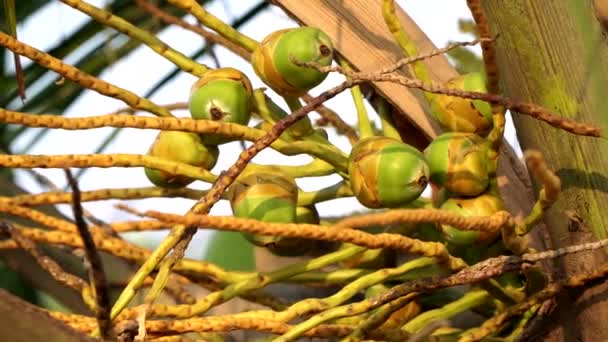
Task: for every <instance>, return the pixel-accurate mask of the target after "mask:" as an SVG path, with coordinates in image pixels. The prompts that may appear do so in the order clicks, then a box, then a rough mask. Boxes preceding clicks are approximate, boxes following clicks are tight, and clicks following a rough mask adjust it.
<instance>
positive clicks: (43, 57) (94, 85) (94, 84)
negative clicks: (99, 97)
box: [0, 32, 173, 116]
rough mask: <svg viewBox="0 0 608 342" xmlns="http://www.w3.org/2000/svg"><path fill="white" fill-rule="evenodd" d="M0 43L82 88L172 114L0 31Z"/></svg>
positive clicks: (135, 106) (158, 111) (132, 104)
mask: <svg viewBox="0 0 608 342" xmlns="http://www.w3.org/2000/svg"><path fill="white" fill-rule="evenodd" d="M0 45H2V46H4V47H6V48H7V49H9V50H11V51H13V52H15V53H18V54H20V55H22V56H25V57H27V58H29V59H31V60H33V61H34V62H36V63H38V64H40V65H41V66H43V67H45V68H47V69H50V70H53V71H55V72H56V73H58V74H60V75H61V76H63V77H65V78H66V79H69V80H71V81H73V82H75V83H76V84H78V85H80V86H81V87H83V88H87V89H91V90H94V91H96V92H98V93H100V94H103V95H106V96H109V97H112V98H115V99H118V100H121V101H123V102H124V103H126V104H127V105H129V106H131V107H133V108H136V109H140V110H144V111H147V112H150V113H153V114H156V115H158V116H173V115H172V114H171V112H169V111H168V110H167V109H165V108H162V107H160V106H158V105H156V104H154V103H153V102H152V101H150V100H147V99H144V98H141V97H139V96H137V95H136V94H135V93H132V92H130V91H128V90H126V89H123V88H120V87H117V86H115V85H113V84H110V83H108V82H106V81H103V80H100V79H98V78H96V77H94V76H91V75H89V74H87V73H85V72H83V71H81V70H80V69H78V68H76V67H73V66H71V65H68V64H65V63H63V62H62V61H61V60H59V59H57V58H55V57H53V56H51V55H49V54H46V53H44V52H42V51H40V50H37V49H35V48H33V47H31V46H29V45H27V44H25V43H22V42H20V41H18V40H16V39H15V38H13V37H11V36H9V35H7V34H5V33H3V32H0Z"/></svg>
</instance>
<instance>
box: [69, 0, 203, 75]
mask: <svg viewBox="0 0 608 342" xmlns="http://www.w3.org/2000/svg"><path fill="white" fill-rule="evenodd" d="M62 2H63V3H64V4H66V5H68V6H70V7H72V8H74V9H76V10H78V11H81V12H83V13H85V14H86V15H88V16H89V17H91V18H93V19H95V20H96V21H98V22H100V23H101V24H104V25H106V26H109V27H111V28H113V29H115V30H117V31H119V32H121V33H124V34H126V35H127V36H129V37H131V38H133V39H135V40H138V41H140V42H142V43H144V44H145V45H147V46H148V47H149V48H150V49H152V50H153V51H154V52H156V53H158V54H159V55H161V56H162V57H164V58H166V59H168V60H169V61H171V62H172V63H173V64H175V65H176V66H177V67H178V68H180V69H182V70H184V71H186V72H188V73H190V74H193V75H195V76H198V77H201V76H202V75H203V74H205V72H207V70H208V69H209V68H208V67H207V66H206V65H203V64H200V63H197V62H196V61H193V60H192V59H190V58H188V57H187V56H186V55H184V54H182V53H180V52H179V51H177V50H175V49H173V48H171V47H170V46H169V45H167V44H166V43H165V42H163V41H161V40H160V39H158V38H157V37H156V36H155V35H154V34H152V33H151V32H149V31H146V30H144V29H141V28H139V27H137V26H135V25H133V24H131V23H129V22H128V21H126V20H124V19H123V18H121V17H119V16H116V15H114V14H112V13H110V12H108V11H105V10H103V9H101V8H97V7H95V6H93V5H91V4H88V3H86V2H84V1H80V0H62Z"/></svg>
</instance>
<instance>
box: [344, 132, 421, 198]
mask: <svg viewBox="0 0 608 342" xmlns="http://www.w3.org/2000/svg"><path fill="white" fill-rule="evenodd" d="M348 173H349V175H350V184H351V188H352V191H353V194H354V195H355V197H356V198H357V200H359V202H360V203H361V204H363V205H364V206H366V207H368V208H394V207H398V206H401V205H404V204H406V203H409V202H411V201H413V200H415V199H416V198H418V197H419V196H420V194H422V192H423V191H424V189H425V188H426V186H427V183H428V177H429V168H428V166H427V164H426V161H425V159H424V155H423V154H422V153H421V152H420V151H418V150H417V149H415V148H414V147H412V146H410V145H408V144H405V143H402V142H401V141H398V140H395V139H392V138H387V137H369V138H365V139H363V140H360V141H359V142H358V143H357V144H356V145H355V146H354V147H353V149H352V151H351V153H350V159H349V167H348Z"/></svg>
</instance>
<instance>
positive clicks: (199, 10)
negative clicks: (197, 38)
mask: <svg viewBox="0 0 608 342" xmlns="http://www.w3.org/2000/svg"><path fill="white" fill-rule="evenodd" d="M167 1H168V2H169V3H170V4H172V5H173V6H175V7H178V8H181V9H183V10H184V11H186V12H189V13H190V14H192V15H193V16H194V17H195V18H196V19H198V21H199V22H200V23H201V24H202V25H204V26H206V27H208V28H210V29H212V30H213V31H215V32H217V33H219V34H220V35H221V36H222V37H224V38H226V39H228V40H230V41H231V42H233V43H235V44H237V45H239V46H241V47H243V48H244V49H246V50H247V51H249V52H252V51H253V50H255V49H256V48H257V47H258V45H259V43H258V42H257V41H256V40H255V39H252V38H250V37H248V36H247V35H244V34H242V33H241V32H239V31H237V30H235V29H234V28H233V27H232V26H230V25H228V24H227V23H225V22H223V21H221V20H220V19H219V18H217V17H216V16H214V15H213V14H211V13H209V12H207V11H206V10H205V9H204V8H203V6H201V5H199V4H198V3H197V2H196V1H194V0H167Z"/></svg>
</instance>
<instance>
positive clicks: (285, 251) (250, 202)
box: [228, 168, 309, 256]
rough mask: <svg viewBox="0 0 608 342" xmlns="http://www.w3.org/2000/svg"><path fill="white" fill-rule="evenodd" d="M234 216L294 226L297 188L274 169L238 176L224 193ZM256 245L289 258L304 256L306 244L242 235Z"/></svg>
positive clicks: (288, 239)
mask: <svg viewBox="0 0 608 342" xmlns="http://www.w3.org/2000/svg"><path fill="white" fill-rule="evenodd" d="M228 198H229V199H230V206H231V207H232V212H233V214H234V216H235V217H241V218H251V219H256V220H259V221H263V222H269V223H295V222H296V220H297V205H298V187H297V185H296V182H295V180H294V179H293V178H292V177H290V176H288V175H286V174H285V173H283V172H282V171H281V170H280V169H278V168H276V169H274V170H272V171H270V170H268V171H262V172H260V171H250V172H247V173H246V174H243V175H242V176H241V177H239V178H238V179H237V180H236V182H234V184H233V185H232V186H231V187H230V190H229V192H228ZM245 237H246V238H247V240H249V241H250V242H251V243H253V244H254V245H256V246H260V247H265V248H267V249H268V250H270V251H271V252H272V253H274V254H277V255H282V256H293V255H300V254H302V253H304V252H305V251H306V250H307V249H308V248H309V245H307V244H304V243H302V239H297V238H284V237H280V236H269V235H259V234H249V233H245Z"/></svg>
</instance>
